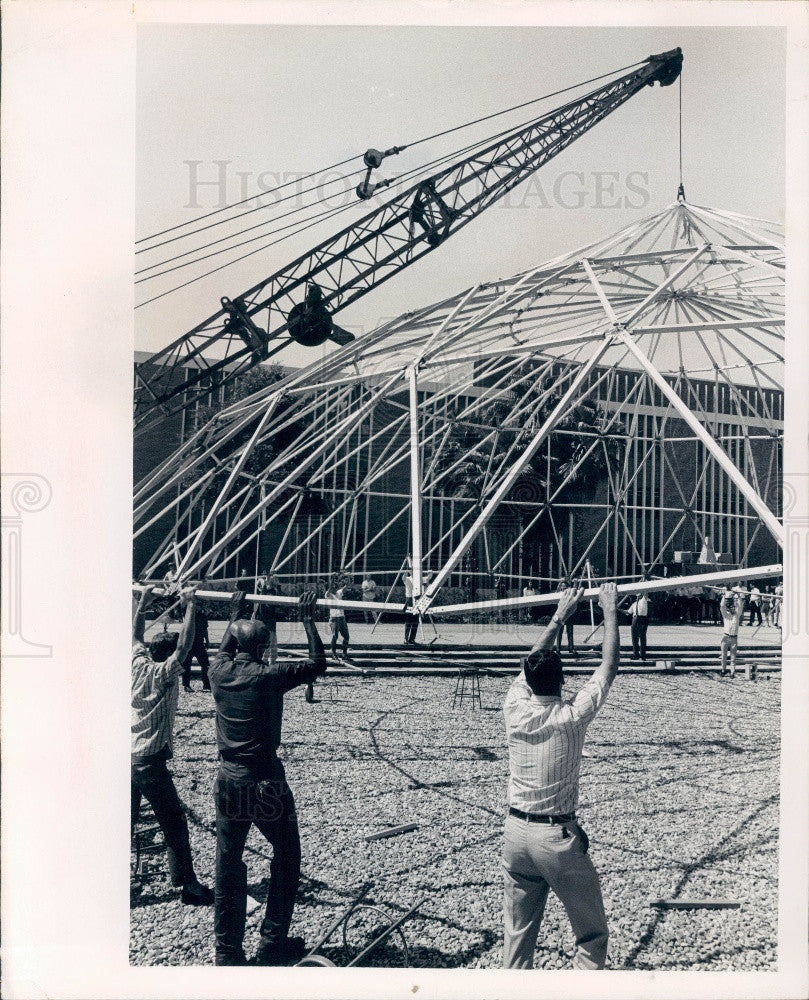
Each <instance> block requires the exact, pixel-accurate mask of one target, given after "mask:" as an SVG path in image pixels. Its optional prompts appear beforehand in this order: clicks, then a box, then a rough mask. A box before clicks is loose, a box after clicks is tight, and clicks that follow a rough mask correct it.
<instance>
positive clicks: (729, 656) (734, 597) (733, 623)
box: [720, 589, 744, 677]
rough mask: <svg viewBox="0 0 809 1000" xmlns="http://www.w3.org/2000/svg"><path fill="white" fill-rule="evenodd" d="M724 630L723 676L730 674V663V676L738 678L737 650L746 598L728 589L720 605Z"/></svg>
mask: <svg viewBox="0 0 809 1000" xmlns="http://www.w3.org/2000/svg"><path fill="white" fill-rule="evenodd" d="M720 610H721V612H722V621H723V623H724V630H723V633H722V676H723V677H724V676H725V674H727V673H728V661H730V676H731V677H735V676H736V650H737V648H738V646H739V625H740V623H741V620H742V616H743V615H744V596H743V595H742V594H734V592H733V591H732V590H730V589H727V590H726V591H725V593H724V594H723V596H722V602H721V604H720Z"/></svg>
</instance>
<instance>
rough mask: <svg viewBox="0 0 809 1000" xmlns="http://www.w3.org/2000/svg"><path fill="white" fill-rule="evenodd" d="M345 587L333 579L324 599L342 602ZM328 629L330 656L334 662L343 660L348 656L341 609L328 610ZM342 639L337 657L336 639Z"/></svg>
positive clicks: (346, 631) (344, 624) (335, 578)
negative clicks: (341, 645) (341, 651)
mask: <svg viewBox="0 0 809 1000" xmlns="http://www.w3.org/2000/svg"><path fill="white" fill-rule="evenodd" d="M344 592H345V586H344V583H343V580H342V579H341V578H340V577H334V578H333V579H332V582H331V586H330V587H329V589H328V590H327V591H326V599H327V600H332V601H335V600H336V601H342V599H343V593H344ZM329 627H330V628H331V655H332V656H333V657H334V659H335V660H339V659H344V658H345V657H346V656H347V655H348V641H349V634H348V624H347V622H346V613H345V611H344V610H343V609H342V608H329ZM339 636H341V637H342V639H343V655H342V657H340V656H338V655H337V639H338V637H339Z"/></svg>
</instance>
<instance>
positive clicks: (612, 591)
mask: <svg viewBox="0 0 809 1000" xmlns="http://www.w3.org/2000/svg"><path fill="white" fill-rule="evenodd" d="M598 603H599V604H600V605H601V609H602V610H603V611H613V612H614V611H615V609H616V607H617V604H618V588H617V586H616V584H614V583H602V584H601V586H600V587H599V588H598Z"/></svg>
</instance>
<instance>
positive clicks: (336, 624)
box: [329, 617, 348, 659]
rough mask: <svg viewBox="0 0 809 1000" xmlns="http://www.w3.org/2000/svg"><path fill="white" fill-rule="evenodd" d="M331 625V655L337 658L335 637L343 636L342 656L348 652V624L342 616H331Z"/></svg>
mask: <svg viewBox="0 0 809 1000" xmlns="http://www.w3.org/2000/svg"><path fill="white" fill-rule="evenodd" d="M329 624H330V625H331V655H332V656H333V657H334V658H335V659H336V658H337V637H338V636H342V637H343V656H345V655H346V653H347V652H348V625H347V624H346V620H345V618H343V617H340V618H332V619H331V620H330V622H329Z"/></svg>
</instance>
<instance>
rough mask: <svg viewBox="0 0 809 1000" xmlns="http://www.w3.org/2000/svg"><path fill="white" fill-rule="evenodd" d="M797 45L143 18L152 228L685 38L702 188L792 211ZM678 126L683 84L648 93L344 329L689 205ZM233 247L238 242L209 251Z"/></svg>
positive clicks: (243, 279) (190, 320)
mask: <svg viewBox="0 0 809 1000" xmlns="http://www.w3.org/2000/svg"><path fill="white" fill-rule="evenodd" d="M784 44H785V34H784V31H783V29H780V28H753V27H746V28H728V27H724V28H706V27H699V28H696V27H671V28H609V29H605V28H548V27H536V28H535V27H519V28H434V27H392V28H391V27H385V28H382V27H361V28H358V27H278V26H265V25H253V26H242V25H240V26H235V25H233V26H223V25H164V24H149V25H140V26H139V27H138V35H137V118H136V127H137V140H136V141H137V232H138V236H139V237H141V238H143V237H147V236H150V235H151V234H153V233H156V232H158V231H160V230H163V229H166V228H167V227H170V226H176V225H178V224H182V223H187V222H189V221H191V220H193V219H196V218H198V217H199V216H202V215H204V214H205V213H207V212H210V211H212V210H213V209H216V208H218V207H220V206H221V205H222V204H223V201H222V195H223V194H224V197H225V200H226V201H227V202H233V201H238V200H240V199H242V198H244V197H248V196H252V195H254V194H256V193H258V192H260V191H261V190H262V188H266V187H268V186H271V185H272V184H273V183H278V182H279V180H288V179H290V178H292V177H294V176H296V175H301V174H305V173H309V172H312V171H320V170H322V168H324V167H326V166H329V165H330V164H333V163H336V162H339V161H341V160H344V159H346V158H347V157H352V156H356V155H361V154H362V153H363V152H364V151H365V150H366V149H367V148H368V147H376V148H379V149H385V148H388V147H390V146H393V145H402V144H404V143H409V142H413V141H415V140H416V139H420V138H422V137H424V136H428V135H431V134H433V133H435V132H438V131H441V130H444V129H446V128H450V127H452V126H455V125H459V124H462V123H464V122H468V121H471V120H473V119H475V118H479V117H481V116H484V115H489V114H492V113H494V112H498V111H502V110H503V109H505V108H509V107H512V106H514V105H516V104H519V103H521V102H523V101H527V100H532V99H534V98H536V97H540V96H542V95H545V94H548V93H551V92H552V91H555V90H558V89H560V88H562V87H567V86H570V85H572V84H577V83H580V82H582V81H584V80H587V79H590V78H592V77H594V76H597V75H599V74H602V73H608V72H610V71H613V70H617V69H620V68H622V67H624V66H628V65H630V64H633V63H636V62H638V61H640V60H642V59H645V58H646V57H647V56H649V55H651V54H656V53H660V52H664V51H667V50H669V49H672V48H675V47H676V46H680V47H681V48H682V50H683V56H684V63H683V75H682V103H683V116H682V141H683V179H684V183H685V191H686V197H687V199H688V200H689V201H690V202H692V203H695V204H698V205H707V206H710V207H713V208H720V209H729V210H731V211H734V212H739V213H742V214H746V215H751V216H757V217H759V218H763V219H769V220H773V221H778V222H783V218H784V141H785V140H784V104H785V100H784ZM592 86H596V84H593V85H592ZM586 89H587V90H589V89H592V87H588V88H586ZM584 92H586V91H585V90H577V91H575V92H574V94H573V95H572V96H578V95H579V94H581V93H584ZM570 96H571V95H560V96H559V97H556V98H550V99H549V100H548V101H545V102H543V103H541V104H537V105H535V106H534V108H528V109H523V110H522V111H518V112H516V113H513V114H511V115H508V116H503V117H502V118H497V119H495V120H494V121H490V122H486V123H483V124H482V125H479V126H476V127H474V128H471V129H466V130H464V131H461V132H458V133H455V134H453V135H450V136H447V137H445V138H444V139H442V140H436V141H435V142H431V143H425V144H423V145H420V146H418V147H415V148H414V149H412V150H408V151H406V152H405V153H403V154H401V155H400V156H398V157H391V158H389V159H388V160H386V161H385V162H384V164H383V167H382V169H381V170H380V171H379V175H380V176H381V177H384V176H395V175H397V174H399V173H401V172H403V171H404V170H407V169H410V168H412V167H415V166H417V165H419V164H421V163H423V162H425V161H426V160H429V159H432V158H433V157H435V156H438V155H441V154H445V153H448V152H450V151H451V150H454V149H458V148H460V147H461V146H462V145H464V144H466V143H468V142H469V141H471V140H473V139H478V138H482V137H483V136H488V135H490V134H492V133H494V132H496V131H497V130H499V129H501V128H503V127H506V126H515V125H517V124H519V123H521V122H522V121H525V120H527V118H528V117H530V116H531V115H532V114H534V111H535V110H536V113H537V114H539V113H545V112H547V111H550V110H552V109H553V108H555V107H557V106H559V105H560V104H561V103H563V102H564V101H565V100H568V99H570ZM678 126H679V84H677V83H675V84H674V85H673V86H670V87H667V88H660V87H658V86H655V87H653V88H646V89H644V90H643V91H642V92H640V93H639V94H637V95H635V96H634V97H633V98H631V99H630V101H629V102H628V103H627V104H626V105H624V106H623V107H621V108H619V109H618V110H617V111H615V112H613V114H611V115H610V116H608V117H607V119H606V120H605V121H603V122H601V123H600V124H599V125H597V126H596V127H595V128H594V129H593V130H592V131H591V132H589V133H587V134H586V135H585V136H583V137H582V138H580V139H578V140H576V141H575V142H574V143H573V144H572V145H571V146H570V147H568V148H567V149H566V150H565V151H564V152H562V153H561V154H559V155H558V156H557V157H556V158H555V159H553V160H552V161H551V162H549V163H547V164H546V165H545V166H544V167H542V168H541V169H540V170H539V171H538V172H537V173H536V174H535V175H534V176H533V178H532V179H529V180H527V181H525V182H524V183H523V184H522V185H521V186H520V187H519V188H517V189H516V190H515V191H514V192H512V193H511V194H510V195H509V196H508V197H507V199H506V200H505V201H503V202H501V203H499V204H496V205H493V206H492V207H490V208H489V209H488V210H487V211H486V212H484V213H483V214H482V215H481V216H480V217H478V218H477V219H475V220H474V221H473V222H472V223H471V224H470V225H469V226H467V227H465V228H464V229H463V230H462V231H461V232H459V233H458V234H456V235H454V236H453V237H452V238H451V239H450V240H448V241H447V242H446V244H444V245H443V246H442V247H440V248H439V249H438V250H437V251H435V252H434V253H431V254H429V255H427V257H426V258H424V259H423V260H421V261H419V262H418V263H417V264H415V265H413V266H412V267H410V268H407V269H406V270H404V271H403V272H402V273H401V274H398V275H397V276H396V277H394V278H393V279H391V280H390V281H388V282H386V283H385V284H384V285H382V286H380V287H379V288H377V289H375V290H374V291H372V292H371V293H369V294H368V295H366V296H365V297H364V298H362V299H361V300H360V301H359V302H357V303H355V304H354V305H352V306H350V307H349V308H347V309H345V310H343V311H341V312H340V313H338V315H337V322H338V323H339V324H340V325H341V326H343V327H345V328H346V329H349V330H352V331H353V332H355V333H356V334H359V335H361V334H362V333H363V332H367V331H369V330H371V329H373V328H374V327H375V326H377V325H378V324H379V323H380V322H383V321H384V320H386V319H390V318H392V317H394V316H397V315H399V314H401V313H402V312H405V311H409V310H412V309H415V308H418V307H420V306H423V305H427V304H429V303H432V302H436V301H439V300H441V299H443V298H445V297H447V296H449V295H452V294H455V293H457V292H459V291H462V290H463V289H465V288H468V287H469V286H471V285H473V284H476V283H477V282H480V281H493V280H496V279H498V278H508V277H510V276H511V275H513V274H515V273H517V272H519V271H522V270H524V269H526V268H528V267H533V266H536V265H538V264H541V263H542V262H543V261H545V260H549V259H551V258H553V257H555V256H557V255H559V254H561V253H565V252H568V251H571V250H573V249H575V248H576V247H578V246H580V245H583V244H585V243H588V242H590V241H592V240H595V239H597V238H599V237H604V236H607V235H609V234H610V233H612V232H615V231H617V230H618V229H620V228H623V227H624V226H626V225H629V224H631V223H633V222H637V221H639V220H640V219H642V218H643V217H645V216H647V215H650V214H652V213H654V212H657V211H659V210H660V209H662V208H663V207H665V206H666V205H668V204H670V203H671V202H673V201H674V200H675V199H676V193H677V185H678V171H679V163H678V160H679V154H678V142H679V132H678ZM189 161H191V162H189ZM357 166H359V164H358V163H356V162H355V163H352V164H350V165H347V166H346V167H343V168H341V171H340V172H344V171H348V170H353V169H355V168H356V167H357ZM194 172H195V176H196V180H197V181H198V182H204V181H212V180H215V181H217V183H216V184H208V185H200V184H197V185H196V186H195V185H194V183H193V180H194ZM319 176H322V175H319ZM335 176H337V174H336V173H332V174H329V175H327V177H329V178H331V177H335ZM223 183H224V186H223ZM351 183H352V185H353V184H355V183H356V180H354V181H353V182H351ZM293 190H294V189H293V188H288V189H285V190H284V191H283V192H282V193H283V194H288V193H290V192H292V191H293ZM349 191H350V186H349V183H348V182H346V183H345V184H342V183H341V184H340V185H339V186H338V185H335V186H334V187H331V188H330V189H329V193H330V195H331V197H330V199H329V201H328V204H329V205H333V206H335V207H337V206H339V205H343V204H348V203H352V202H353V201H354V198H353V196H352V195H351V194H350V193H348V192H349ZM378 203H379V201H372V202H370V203H367V204H366V205H365V206H360V205H359V204H358V207H357V208H356V209H353V208H352V209H350V210H349V211H347V212H346V213H344V214H343V215H342V216H338V217H337V218H336V219H334V220H331V221H326V222H324V223H322V224H321V225H320V226H319V227H317V228H312V229H309V230H308V231H307V232H303V233H301V234H299V235H297V236H295V237H294V238H292V239H289V240H286V241H284V242H281V243H279V244H278V245H276V246H273V247H270V248H268V249H266V250H263V251H261V252H259V253H253V254H251V255H250V256H249V257H247V258H246V259H245V260H242V261H241V262H239V263H235V264H233V265H232V266H229V267H227V268H224V269H222V270H219V271H218V272H217V273H216V274H214V275H212V276H210V277H207V278H205V279H203V280H200V281H197V282H195V283H193V284H190V285H189V286H188V287H186V288H184V289H182V290H180V291H177V292H174V293H172V294H170V295H167V296H165V297H162V298H160V299H158V300H157V301H155V302H152V303H149V304H146V305H143V306H141V307H140V308H137V309H136V311H135V315H136V344H135V346H136V349H137V350H141V351H155V350H158V349H160V348H161V347H163V346H165V345H166V344H168V343H170V342H171V341H172V340H174V339H175V338H177V337H179V336H181V335H182V334H183V333H184V332H185V331H186V330H188V329H190V328H191V327H192V326H194V325H195V324H197V323H199V322H201V321H202V320H204V319H206V318H207V317H208V316H209V315H211V314H212V313H214V312H216V311H217V309H218V308H219V300H220V298H221V297H222V296H223V295H227V296H228V297H230V298H234V297H236V296H237V295H238V294H239V293H240V292H242V291H244V290H246V289H247V288H249V287H250V286H251V285H252V284H254V283H256V282H258V281H260V280H262V279H263V278H265V277H267V276H269V275H271V274H272V273H273V272H275V271H276V270H278V269H279V268H281V267H283V266H284V265H285V264H286V263H288V262H289V261H291V260H293V259H294V258H295V257H296V256H298V255H299V254H301V253H304V252H306V251H307V250H308V249H309V248H310V247H312V246H314V245H315V244H316V243H317V242H319V241H320V240H321V239H325V238H326V237H327V236H329V235H330V234H331V233H334V232H336V231H337V230H338V228H341V227H342V226H343V225H346V224H347V223H348V222H349V221H350V220H351V219H353V218H359V217H360V215H361V214H363V213H364V212H367V211H368V210H369V206H370V207H373V206H375V205H376V204H378ZM252 204H255V203H252ZM298 204H299V202H295V201H291V202H289V203H287V204H286V205H284V206H283V207H279V208H277V209H276V210H275V211H276V212H277V213H280V212H281V211H288V210H289V208H290V207H295V206H296V205H298ZM249 207H251V205H245V206H242V207H241V208H240V209H237V210H234V211H244V210H245V209H246V208H249ZM227 214H228V213H223V214H222V215H219V216H214V217H212V218H210V219H206V220H204V223H200V224H201V225H202V224H209V223H210V222H213V221H218V220H219V219H221V218H222V217H223V216H226V215H227ZM299 217H300V216H292V217H291V219H287V220H283V222H280V223H279V225H283V224H284V223H287V222H289V221H292V220H294V219H297V218H299ZM269 218H271V214H270V213H268V212H256V213H252V214H251V215H249V216H247V217H246V218H245V219H243V220H240V222H239V226H248V225H255V224H256V223H258V222H260V221H262V220H264V219H269ZM189 228H196V227H193V226H192V227H189ZM231 231H233V230H232V229H229V228H228V227H223V228H214V229H211V230H206V231H205V232H204V233H201V234H198V235H197V236H196V237H194V238H193V239H189V240H188V242H175V243H171V244H168V245H166V246H164V247H162V248H159V249H157V250H155V251H154V252H153V253H151V254H139V255H138V256H137V258H136V259H137V264H136V267H138V268H141V267H143V266H144V265H145V264H148V263H154V262H157V261H159V260H162V259H163V257H162V256H161V255H165V256H166V257H170V256H174V255H175V254H178V253H180V252H184V251H186V250H190V249H191V248H192V247H194V246H196V245H200V244H201V243H203V242H209V241H210V240H212V239H215V238H218V237H219V236H221V235H222V234H226V233H228V232H231ZM262 232H263V230H261V229H259V230H258V234H261V233H262ZM173 235H176V233H170V234H167V235H166V236H163V237H161V238H160V239H167V238H169V237H170V236H173ZM253 235H254V233H253V232H250V233H247V234H245V236H244V237H242V239H247V238H249V237H252V236H253ZM158 241H159V240H156V241H155V242H158ZM264 242H269V240H261V241H257V242H254V243H250V244H248V245H246V246H244V247H243V248H240V249H239V250H238V251H232V252H230V253H226V254H221V255H219V256H217V257H214V258H212V259H211V260H208V261H205V262H203V264H201V265H197V266H196V268H187V267H183V268H182V269H181V270H178V271H176V272H174V273H172V274H170V275H167V276H166V277H164V278H158V279H156V280H152V281H146V282H142V283H141V284H139V285H137V287H136V302H143V301H144V300H145V299H147V298H150V297H151V296H152V295H155V294H157V293H159V292H161V291H163V290H165V289H167V288H170V287H172V285H174V284H179V283H180V282H181V281H187V280H188V279H189V278H191V277H194V276H195V275H197V274H199V273H201V271H203V270H208V269H210V268H211V267H214V266H217V265H219V264H221V263H223V262H225V261H227V260H229V259H231V258H232V257H235V256H239V255H240V254H242V253H246V252H248V251H250V250H252V249H255V248H256V247H260V246H262V245H263V243H264ZM147 245H148V244H147V243H142V244H139V245H138V248H143V247H144V246H147ZM213 249H218V247H212V248H211V249H210V250H207V251H206V252H208V253H210V252H211V250H213ZM184 261H187V258H184V259H183V261H177V262H176V263H181V262H184ZM169 266H173V265H169ZM149 273H151V272H144V273H143V274H141V275H138V277H144V276H145V275H146V274H149ZM324 350H328V347H326V348H319V349H308V350H307V349H304V348H298V347H295V348H290V349H288V350H286V351H284V352H283V353H282V354H281V355H280V356H279V360H281V361H282V362H284V363H286V364H305V363H310V362H312V361H314V360H316V359H317V356H318V355H319V354H321V353H322V352H323V351H324Z"/></svg>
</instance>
